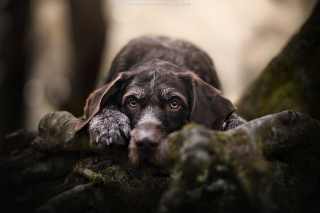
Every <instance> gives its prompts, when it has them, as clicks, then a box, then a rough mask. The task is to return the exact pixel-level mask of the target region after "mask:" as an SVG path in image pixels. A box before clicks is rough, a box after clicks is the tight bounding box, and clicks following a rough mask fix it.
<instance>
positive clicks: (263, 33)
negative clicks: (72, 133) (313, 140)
mask: <svg viewBox="0 0 320 213" xmlns="http://www.w3.org/2000/svg"><path fill="white" fill-rule="evenodd" d="M315 3H316V0H242V1H235V0H92V1H89V0H23V1H14V0H0V137H4V136H5V135H6V134H8V133H10V132H12V131H14V130H16V129H18V128H21V127H24V128H27V129H31V130H36V129H37V125H38V123H39V121H40V119H41V118H42V117H43V116H44V115H45V114H47V113H48V112H50V111H56V110H67V111H70V112H71V113H73V114H74V115H75V116H80V115H81V113H82V109H83V107H84V105H85V99H86V98H87V97H88V95H89V94H90V92H91V91H92V90H94V89H96V88H98V87H99V86H101V81H102V79H103V76H105V75H106V74H107V72H108V70H109V67H110V65H111V62H112V60H113V58H114V57H115V55H116V54H117V53H118V52H119V51H120V49H121V48H122V47H123V46H124V45H126V44H127V43H128V42H129V41H130V40H131V39H133V38H136V37H139V36H141V35H146V34H147V35H161V36H170V37H176V38H183V39H186V40H189V41H191V42H193V43H194V44H196V45H197V46H199V47H200V48H201V49H203V50H204V51H206V52H207V53H208V54H209V55H210V56H211V57H212V58H213V60H214V63H215V66H216V68H217V72H218V76H219V78H220V81H221V83H222V88H223V94H224V95H225V96H226V97H227V98H229V99H231V100H232V101H233V102H234V103H236V102H237V100H238V99H239V97H240V96H241V94H242V93H243V92H244V91H245V89H246V87H247V86H248V85H249V84H250V83H252V82H253V81H254V79H255V78H257V76H258V75H259V74H260V73H261V71H262V70H263V69H264V67H265V66H266V65H267V64H268V63H269V62H270V61H271V59H272V58H273V57H274V56H276V55H277V54H278V53H279V52H280V51H281V49H282V48H283V47H284V45H285V44H286V43H287V42H288V40H289V39H290V38H291V37H292V35H294V34H295V33H296V32H297V31H298V30H299V28H300V27H301V25H302V24H303V23H304V22H305V21H306V19H307V18H308V17H309V15H310V14H311V12H312V8H313V6H314V5H315Z"/></svg>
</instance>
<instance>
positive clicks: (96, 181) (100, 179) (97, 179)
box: [90, 172, 105, 185]
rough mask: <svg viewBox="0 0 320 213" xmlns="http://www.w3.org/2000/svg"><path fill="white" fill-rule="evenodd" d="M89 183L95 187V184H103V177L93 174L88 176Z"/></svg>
mask: <svg viewBox="0 0 320 213" xmlns="http://www.w3.org/2000/svg"><path fill="white" fill-rule="evenodd" d="M90 181H91V182H92V183H93V184H95V185H96V184H105V181H104V178H103V175H102V174H98V173H95V172H94V173H93V174H92V175H91V176H90Z"/></svg>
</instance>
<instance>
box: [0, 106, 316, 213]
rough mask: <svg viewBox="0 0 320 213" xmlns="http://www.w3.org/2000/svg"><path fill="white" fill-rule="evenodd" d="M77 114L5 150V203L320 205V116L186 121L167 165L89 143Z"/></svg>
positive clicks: (103, 208)
mask: <svg viewBox="0 0 320 213" xmlns="http://www.w3.org/2000/svg"><path fill="white" fill-rule="evenodd" d="M74 121H75V118H74V117H73V116H72V115H71V114H70V113H68V112H54V113H50V114H48V115H47V116H45V117H44V118H43V119H42V121H41V122H40V124H39V136H38V137H37V138H35V140H33V142H32V143H31V146H30V148H28V149H26V150H24V151H19V150H18V151H12V150H9V151H7V152H6V153H5V154H4V156H2V157H1V159H0V194H1V206H2V207H3V208H5V207H10V209H11V212H34V211H35V210H36V212H77V213H78V212H139V213H143V212H148V213H150V212H158V213H173V212H175V213H176V212H317V211H318V210H320V207H319V204H318V203H319V202H318V201H319V200H320V197H319V196H316V195H317V194H319V183H320V123H319V122H318V121H316V120H313V119H312V118H310V117H308V116H306V115H303V114H300V113H296V112H293V111H286V112H282V113H278V114H274V115H269V116H266V117H263V118H259V119H256V120H254V121H251V122H248V123H245V124H243V125H242V126H239V127H237V128H235V129H232V130H229V131H226V132H221V131H212V130H208V129H205V128H204V127H202V126H197V125H194V124H189V125H187V126H185V127H184V128H183V129H182V130H180V131H177V132H175V133H173V134H171V135H170V136H169V137H168V139H167V140H166V152H167V155H168V164H167V169H160V168H145V167H144V168H136V167H133V166H132V165H130V164H129V162H128V157H127V155H128V153H127V149H126V146H118V147H117V146H113V147H97V145H95V144H90V143H89V138H88V135H87V132H86V131H82V132H80V133H76V134H75V133H74V132H73V131H72V128H73V124H74ZM17 135H19V134H13V135H12V136H11V139H10V140H12V137H16V136H17ZM2 144H6V143H1V144H0V150H1V145H2ZM23 146H25V145H23Z"/></svg>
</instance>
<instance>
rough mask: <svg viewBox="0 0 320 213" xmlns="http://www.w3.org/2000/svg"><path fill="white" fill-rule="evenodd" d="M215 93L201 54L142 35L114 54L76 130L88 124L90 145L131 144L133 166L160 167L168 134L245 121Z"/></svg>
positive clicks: (212, 74)
mask: <svg viewBox="0 0 320 213" xmlns="http://www.w3.org/2000/svg"><path fill="white" fill-rule="evenodd" d="M216 88H217V89H216ZM218 89H220V83H219V80H218V78H217V75H216V72H215V69H214V65H213V62H212V60H211V59H210V57H209V56H208V55H207V54H206V53H205V52H203V51H201V50H200V49H199V48H197V47H196V46H194V45H193V44H191V43H189V42H187V41H184V40H180V39H170V38H165V37H152V36H145V37H141V38H138V39H135V40H133V41H131V42H130V43H129V44H128V45H126V46H125V47H124V48H123V49H122V50H121V51H120V53H119V54H118V55H117V56H116V58H115V60H114V61H113V63H112V66H111V69H110V72H109V74H108V76H107V78H106V81H105V85H104V86H103V87H101V88H100V89H98V90H96V91H95V92H94V93H92V94H91V95H90V97H89V98H88V100H87V105H86V107H85V115H84V117H83V118H80V119H78V120H77V122H76V125H75V131H78V130H80V129H81V128H83V127H84V126H85V125H86V124H89V134H90V139H91V141H94V142H97V143H99V144H103V145H110V144H112V143H117V144H126V141H128V140H130V142H129V159H130V162H131V163H132V164H134V165H140V164H143V163H147V164H151V165H161V164H162V163H163V162H164V160H165V154H164V152H163V141H164V139H165V137H166V135H167V134H168V133H170V132H173V131H175V130H178V129H180V128H181V127H182V126H183V125H184V124H186V123H187V122H195V123H198V124H203V125H205V126H206V127H208V128H211V129H215V130H228V129H231V128H234V127H236V126H238V125H240V124H242V123H244V122H245V121H244V120H243V119H242V118H241V117H239V116H237V115H236V114H235V112H234V111H235V110H236V108H235V107H234V106H233V105H232V103H231V102H230V101H229V100H227V99H225V98H224V97H222V96H221V94H220V91H219V90H218Z"/></svg>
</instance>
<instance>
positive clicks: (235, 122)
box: [221, 112, 246, 131]
mask: <svg viewBox="0 0 320 213" xmlns="http://www.w3.org/2000/svg"><path fill="white" fill-rule="evenodd" d="M245 122H246V120H244V119H243V118H241V117H240V116H238V115H237V113H235V112H233V113H232V114H231V115H229V116H228V117H227V118H226V120H225V122H224V123H223V126H222V129H221V130H222V131H226V130H229V129H233V128H235V127H237V126H240V125H241V124H243V123H245Z"/></svg>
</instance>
